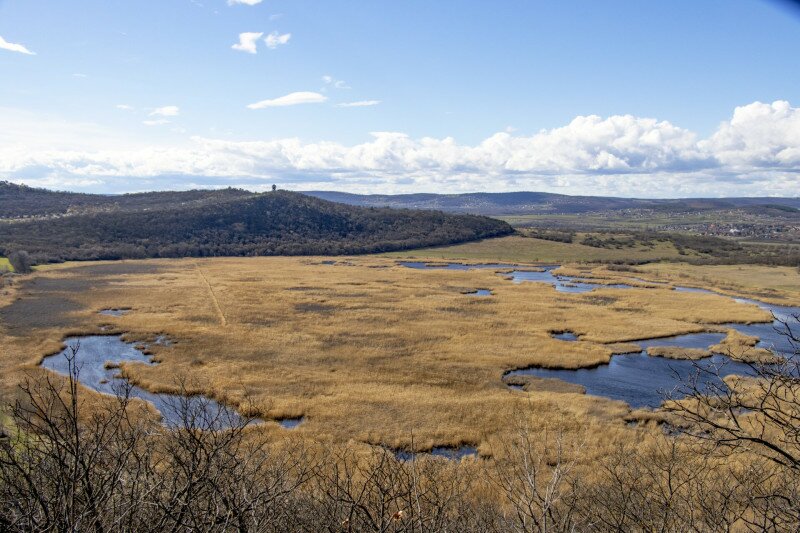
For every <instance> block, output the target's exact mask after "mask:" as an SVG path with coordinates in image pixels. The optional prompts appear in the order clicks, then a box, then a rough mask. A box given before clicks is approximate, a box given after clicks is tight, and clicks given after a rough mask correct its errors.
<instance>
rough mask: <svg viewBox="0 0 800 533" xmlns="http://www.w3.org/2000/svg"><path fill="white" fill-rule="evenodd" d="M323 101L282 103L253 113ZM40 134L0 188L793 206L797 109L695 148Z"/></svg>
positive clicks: (644, 127) (749, 119)
mask: <svg viewBox="0 0 800 533" xmlns="http://www.w3.org/2000/svg"><path fill="white" fill-rule="evenodd" d="M298 95H299V96H298ZM308 95H314V96H308ZM323 99H324V96H323V95H320V94H317V93H292V94H291V95H286V96H284V97H281V98H276V99H274V100H266V101H265V102H267V103H266V104H264V103H261V102H259V103H258V104H253V105H254V106H257V107H256V108H260V107H270V106H274V105H292V104H294V103H305V102H309V101H310V102H320V101H324V100H323ZM0 111H2V110H1V109H0ZM0 118H2V113H0ZM162 120H163V119H162ZM4 123H7V121H6V122H4ZM40 129H41V128H40ZM40 129H39V130H40ZM39 130H37V129H35V128H32V129H31V132H30V135H28V137H26V138H29V139H31V141H30V143H32V144H28V143H26V142H19V141H16V142H13V141H14V140H15V139H19V138H21V137H23V136H22V135H20V133H19V132H15V131H13V129H12V130H10V131H9V130H6V131H5V132H4V131H0V178H3V177H14V178H16V179H27V180H28V182H30V183H31V184H37V183H38V182H36V180H41V179H45V178H46V179H51V178H52V177H53V176H62V177H63V178H64V179H65V180H72V181H75V180H80V179H84V180H94V179H101V180H104V182H105V183H106V184H107V185H106V187H108V188H110V189H114V190H116V191H121V190H141V189H142V188H148V187H149V188H153V187H165V186H167V185H165V183H169V184H170V185H169V186H171V187H175V186H180V184H181V183H184V184H186V186H189V185H188V184H202V185H203V186H218V185H219V186H222V185H229V184H237V185H243V186H247V187H250V188H254V189H258V188H259V187H260V186H261V185H264V184H270V183H272V182H274V181H281V182H283V183H287V184H289V183H294V186H293V187H294V188H296V189H313V188H326V189H346V190H348V191H353V192H420V191H436V192H444V191H447V192H463V191H475V190H483V191H508V190H542V191H551V192H561V193H567V194H601V195H618V196H640V197H676V196H720V195H727V196H732V195H737V196H769V195H791V196H796V195H797V194H798V181H799V180H798V175H800V157H798V156H799V155H800V108H794V107H792V106H791V105H789V104H788V103H786V102H780V101H779V102H774V103H772V104H763V103H759V102H755V103H753V104H749V105H746V106H742V107H739V108H737V109H736V110H734V112H733V115H732V117H731V119H730V120H728V121H725V122H723V123H722V124H720V126H719V127H718V129H717V130H716V131H715V132H714V133H713V134H712V135H711V136H710V137H708V138H706V139H698V138H697V135H696V134H694V133H693V132H691V131H689V130H686V129H684V128H681V127H679V126H676V125H674V124H672V123H670V122H668V121H659V120H655V119H651V118H642V117H635V116H631V115H615V116H610V117H605V118H603V117H599V116H594V115H589V116H580V117H576V118H575V119H573V120H572V121H570V122H569V123H568V124H566V125H565V126H562V127H559V128H553V129H548V130H542V131H540V132H538V133H536V134H534V135H529V136H523V135H514V134H513V133H510V132H499V133H496V134H494V135H491V136H490V137H488V138H486V139H485V140H483V141H482V142H479V143H477V144H462V143H459V142H457V141H456V140H455V139H454V138H452V137H444V138H432V137H422V138H412V137H409V136H408V135H405V134H403V133H399V132H375V133H372V134H371V138H370V139H368V140H366V141H364V142H362V143H358V144H351V145H345V144H342V143H338V142H331V141H320V142H302V141H301V140H299V139H296V138H287V139H276V140H270V141H230V140H221V139H209V138H202V137H193V138H192V139H191V143H190V144H188V145H180V146H157V147H156V146H146V145H145V146H131V147H125V149H123V148H120V147H119V146H118V145H117V146H116V147H115V148H108V147H105V148H98V149H94V150H92V149H90V147H87V148H85V149H82V150H80V149H75V148H74V147H71V149H66V148H64V149H62V148H60V147H59V145H58V144H57V143H56V144H52V143H51V142H48V143H41V142H39V141H37V140H36V135H35V132H36V131H39ZM4 135H5V137H4ZM70 138H72V139H75V138H76V137H75V136H72V137H70ZM78 138H79V137H78ZM6 139H9V140H11V141H12V142H10V143H8V142H6ZM33 143H38V144H33ZM176 176H182V177H183V178H181V179H182V180H183V181H175V180H176V179H177V178H176ZM166 180H169V181H166ZM65 183H66V182H65ZM137 184H139V185H137ZM143 184H146V185H143Z"/></svg>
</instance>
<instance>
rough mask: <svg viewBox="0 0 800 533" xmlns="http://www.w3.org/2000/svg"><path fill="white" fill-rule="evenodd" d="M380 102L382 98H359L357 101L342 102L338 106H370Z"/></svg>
mask: <svg viewBox="0 0 800 533" xmlns="http://www.w3.org/2000/svg"><path fill="white" fill-rule="evenodd" d="M380 103H381V101H380V100H359V101H357V102H342V103H341V104H336V107H370V106H374V105H378V104H380Z"/></svg>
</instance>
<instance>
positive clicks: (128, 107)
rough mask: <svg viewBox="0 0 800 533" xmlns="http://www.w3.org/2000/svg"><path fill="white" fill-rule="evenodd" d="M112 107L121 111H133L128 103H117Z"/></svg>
mask: <svg viewBox="0 0 800 533" xmlns="http://www.w3.org/2000/svg"><path fill="white" fill-rule="evenodd" d="M114 107H116V108H117V109H121V110H123V111H133V106H129V105H128V104H117V105H115V106H114Z"/></svg>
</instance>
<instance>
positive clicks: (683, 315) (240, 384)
mask: <svg viewBox="0 0 800 533" xmlns="http://www.w3.org/2000/svg"><path fill="white" fill-rule="evenodd" d="M475 288H489V289H491V290H492V293H493V296H491V297H486V298H476V297H472V296H468V295H465V294H463V293H464V292H466V291H469V290H472V289H475ZM105 308H130V309H131V312H130V313H128V314H126V315H124V316H121V317H108V316H103V315H99V314H98V311H100V310H101V309H105ZM768 318H769V317H768V316H766V314H765V313H764V312H763V311H761V310H760V309H758V308H757V307H756V306H750V305H741V304H736V303H734V302H733V301H732V300H730V299H728V298H723V297H720V296H717V295H710V294H697V293H680V292H675V291H671V290H668V289H667V288H654V289H649V290H647V291H631V290H627V291H626V290H620V289H611V288H609V289H600V290H597V291H593V292H591V293H584V294H565V293H558V292H556V291H555V289H554V288H553V287H551V286H549V285H544V284H539V283H526V284H521V285H515V284H513V283H511V282H509V281H507V280H504V279H502V278H501V277H500V276H498V275H496V274H495V273H494V272H492V271H480V270H473V271H437V270H413V269H408V268H404V267H400V266H397V265H396V263H395V261H393V260H390V259H386V258H374V257H373V258H349V259H342V260H339V261H338V262H337V264H335V265H327V264H322V262H321V259H317V258H238V259H235V258H230V259H206V260H194V259H191V260H189V259H187V260H147V261H127V262H115V263H87V264H64V265H57V266H51V267H48V268H45V269H42V270H40V271H38V272H37V273H35V274H34V275H32V276H31V277H30V278H29V280H28V281H27V282H24V284H22V285H21V286H19V287H18V288H17V297H16V298H15V299H13V301H6V302H5V306H4V307H2V308H0V324H2V330H1V331H0V335H2V340H3V342H2V357H1V358H0V370H1V371H2V372H1V373H2V376H3V378H2V385H3V389H4V390H5V391H6V392H9V391H10V390H11V389H12V388H13V386H14V384H15V383H16V382H18V381H19V379H20V378H21V377H22V376H23V375H24V373H25V372H34V373H36V372H43V371H41V370H39V369H37V368H36V365H37V364H38V363H39V362H40V360H41V358H42V357H43V356H45V355H47V354H50V353H54V352H56V351H57V350H59V349H60V346H61V340H62V339H63V338H64V337H65V336H68V335H75V334H98V333H100V331H101V330H100V328H101V326H104V325H110V326H111V328H112V329H111V330H110V331H107V333H111V332H120V333H125V334H126V336H127V338H129V339H131V340H137V341H148V340H152V339H153V338H154V337H155V336H156V335H159V334H166V335H168V336H169V337H170V338H171V339H173V340H174V341H175V342H176V344H175V345H174V346H172V347H164V346H155V345H154V346H152V350H153V352H155V354H156V356H157V358H158V359H159V360H160V361H161V364H159V365H157V366H154V367H144V366H142V365H136V364H128V365H127V366H124V367H123V371H124V373H125V374H126V375H128V376H130V377H131V378H132V379H133V381H135V382H136V383H137V384H139V385H141V386H144V387H146V388H148V389H150V390H153V391H172V390H175V388H176V386H177V383H176V378H177V377H184V378H186V379H187V380H188V383H189V384H190V385H191V387H192V389H193V390H195V391H196V392H202V393H204V394H207V395H210V396H212V397H214V398H217V399H220V400H223V401H225V402H228V403H230V404H232V405H240V404H241V405H243V404H245V403H248V402H252V407H253V408H254V409H255V411H256V412H257V413H258V414H259V415H260V416H263V417H265V418H284V417H297V416H305V417H306V421H305V422H304V423H303V425H302V426H301V428H300V429H298V430H297V431H300V432H302V433H303V434H306V435H309V436H314V437H320V438H332V439H334V440H336V441H341V442H346V441H348V440H350V439H353V440H356V441H362V442H367V443H372V444H378V443H387V444H389V445H392V446H399V447H403V446H409V445H410V435H411V432H412V431H413V432H414V436H415V439H416V444H417V446H419V447H422V448H429V447H431V446H433V445H458V444H462V443H469V444H475V445H479V446H480V449H481V451H483V452H484V453H490V452H489V449H490V448H491V442H492V439H493V436H495V435H498V434H501V433H502V432H504V431H506V430H507V428H508V422H509V420H510V419H511V418H512V417H513V416H515V413H517V412H519V411H520V410H524V411H526V412H529V413H531V416H532V420H533V423H535V424H538V425H542V424H548V423H549V424H554V423H555V424H557V425H560V426H562V427H563V428H566V429H567V430H574V431H577V430H578V428H583V429H586V428H587V427H594V426H597V427H598V428H602V430H600V429H598V431H600V433H602V434H604V435H609V438H610V436H611V435H613V434H614V433H615V432H617V431H629V430H627V429H625V426H624V423H623V418H624V417H625V416H626V415H627V414H628V412H629V409H628V408H627V407H626V406H625V405H624V404H622V403H618V402H614V401H611V400H604V399H600V398H595V397H590V396H585V395H581V394H578V393H576V392H575V391H574V388H572V389H570V388H569V387H567V388H565V391H564V392H560V393H559V392H554V390H553V387H552V386H550V385H545V386H543V387H542V388H541V390H539V389H537V387H536V385H535V384H533V385H532V386H529V387H528V388H527V389H528V390H529V392H530V394H529V395H528V394H525V393H522V392H518V391H513V390H509V389H508V388H507V386H506V385H505V384H504V383H503V382H502V380H501V377H502V375H503V373H504V372H505V371H506V370H509V369H513V368H521V367H526V366H530V365H542V366H548V367H564V368H577V367H584V366H592V365H597V364H600V363H603V362H607V361H608V360H609V358H610V355H611V353H612V347H611V346H609V345H608V344H609V343H621V342H625V341H635V340H636V339H639V338H645V337H654V336H669V335H675V334H680V333H689V332H698V331H703V330H705V329H708V328H712V329H713V324H722V323H726V322H746V321H759V320H766V319H768ZM563 330H570V331H574V332H575V333H577V334H579V335H581V339H582V341H583V342H580V343H568V342H564V341H560V340H556V339H553V338H551V336H550V333H551V332H553V331H563ZM268 426H269V428H271V429H272V430H275V431H281V430H279V429H278V427H277V424H271V423H270V424H268Z"/></svg>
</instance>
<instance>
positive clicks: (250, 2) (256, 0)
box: [228, 0, 263, 6]
mask: <svg viewBox="0 0 800 533" xmlns="http://www.w3.org/2000/svg"><path fill="white" fill-rule="evenodd" d="M262 1H263V0H228V5H229V6H235V5H245V6H255V5H258V4H260V3H261V2H262Z"/></svg>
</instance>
